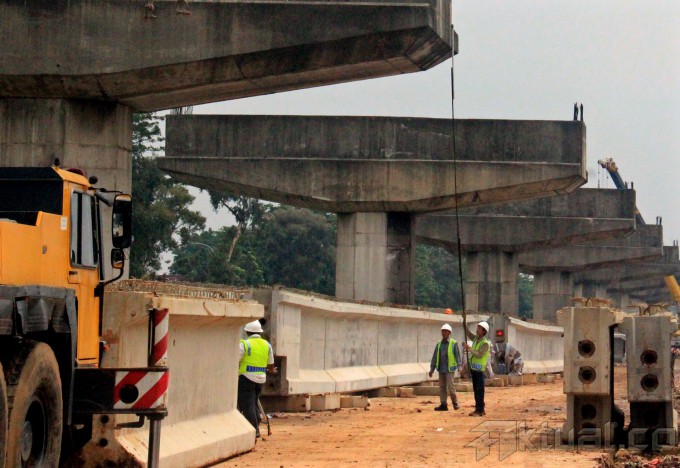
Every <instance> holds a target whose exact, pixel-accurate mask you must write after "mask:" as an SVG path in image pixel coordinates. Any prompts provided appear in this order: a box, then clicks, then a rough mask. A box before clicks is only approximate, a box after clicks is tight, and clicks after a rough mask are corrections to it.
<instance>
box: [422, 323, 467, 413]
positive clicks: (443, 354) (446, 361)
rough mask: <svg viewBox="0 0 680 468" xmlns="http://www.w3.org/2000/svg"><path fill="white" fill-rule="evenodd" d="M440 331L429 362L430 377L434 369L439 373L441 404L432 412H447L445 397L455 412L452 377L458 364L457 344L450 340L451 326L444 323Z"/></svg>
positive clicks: (454, 391)
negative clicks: (439, 336)
mask: <svg viewBox="0 0 680 468" xmlns="http://www.w3.org/2000/svg"><path fill="white" fill-rule="evenodd" d="M441 331H442V339H441V340H440V341H438V342H437V344H436V345H435V347H434V353H433V354H432V362H430V374H429V375H430V377H432V374H434V371H435V369H436V370H437V372H438V373H439V401H440V402H441V404H440V405H439V406H437V407H436V408H435V409H434V410H435V411H448V410H449V408H448V406H447V404H446V397H447V395H449V396H450V397H451V403H453V409H454V410H457V409H458V408H460V406H458V395H456V386H455V384H454V376H455V374H456V369H457V368H458V366H459V363H460V353H459V352H458V343H456V340H454V339H453V338H451V331H452V330H451V325H449V324H448V323H445V324H444V325H442V328H441Z"/></svg>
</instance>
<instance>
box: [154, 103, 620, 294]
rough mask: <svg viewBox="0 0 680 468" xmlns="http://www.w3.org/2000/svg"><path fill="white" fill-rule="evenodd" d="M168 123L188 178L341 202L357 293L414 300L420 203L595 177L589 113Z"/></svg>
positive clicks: (525, 192)
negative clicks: (548, 117)
mask: <svg viewBox="0 0 680 468" xmlns="http://www.w3.org/2000/svg"><path fill="white" fill-rule="evenodd" d="M167 125H168V127H167V128H168V131H167V134H168V139H167V146H166V154H167V156H166V158H164V159H163V160H162V161H161V162H160V167H161V168H162V169H163V170H165V171H166V172H168V173H170V174H171V175H172V176H173V177H175V178H177V179H178V180H180V181H183V182H185V183H189V184H191V185H195V186H198V187H201V188H207V189H212V190H218V191H227V192H231V193H237V194H240V195H248V196H254V197H257V198H263V199H268V200H271V201H277V202H282V203H287V204H292V205H296V206H303V207H307V208H313V209H320V210H325V211H332V212H336V213H340V215H339V217H338V242H337V246H338V252H337V258H338V259H339V261H338V265H337V271H336V295H338V297H341V298H348V299H363V300H371V301H376V302H394V303H412V302H413V301H414V299H415V297H414V287H413V274H414V261H415V260H414V255H413V254H412V249H413V247H414V245H415V243H414V239H413V232H414V220H413V219H412V214H411V213H414V212H431V211H437V210H444V209H450V208H452V207H454V206H456V204H457V205H458V206H481V205H485V204H490V203H499V202H507V201H514V200H524V199H530V198H536V197H541V196H548V195H554V194H556V193H568V192H571V191H573V190H574V189H576V188H577V187H578V186H580V185H582V184H583V183H584V182H585V180H586V173H585V127H584V125H583V123H582V122H572V121H569V122H533V121H529V122H523V121H493V120H456V121H455V122H454V123H452V122H451V120H446V119H415V118H389V117H301V116H190V117H187V116H181V117H179V116H174V117H171V118H169V119H168V123H167ZM452 133H453V134H455V148H456V159H457V161H455V162H454V160H453V159H452V146H453V145H452V139H451V135H452ZM455 171H457V174H455ZM456 177H457V181H456ZM456 182H457V183H456ZM456 189H457V190H456ZM628 227H629V226H628ZM367 285H371V286H370V287H368V286H367Z"/></svg>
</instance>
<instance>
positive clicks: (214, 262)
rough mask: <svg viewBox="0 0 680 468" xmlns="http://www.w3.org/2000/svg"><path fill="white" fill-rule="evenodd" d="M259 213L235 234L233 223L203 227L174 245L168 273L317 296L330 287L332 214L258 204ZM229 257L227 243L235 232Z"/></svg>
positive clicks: (332, 274) (332, 283) (332, 286)
mask: <svg viewBox="0 0 680 468" xmlns="http://www.w3.org/2000/svg"><path fill="white" fill-rule="evenodd" d="M261 207H262V209H263V211H262V215H261V216H256V217H253V218H252V219H253V220H252V221H251V225H250V226H248V227H247V228H245V229H244V230H243V231H242V232H241V233H240V234H238V232H237V231H238V227H237V226H229V227H224V228H222V229H220V230H218V231H212V230H209V231H205V232H202V233H200V234H196V235H194V236H192V237H191V238H189V239H187V242H186V243H185V244H184V245H183V246H182V247H180V248H178V249H175V251H174V253H175V261H174V262H173V264H172V266H171V267H170V272H171V273H173V274H177V275H181V276H183V277H185V278H186V279H187V280H189V281H197V282H207V283H218V284H233V285H239V286H242V285H249V286H258V285H260V284H281V285H284V286H288V287H291V288H298V289H304V290H308V291H314V292H318V293H322V294H333V292H334V290H335V215H329V214H325V215H324V214H319V213H315V212H313V211H310V210H305V209H298V208H290V207H282V206H273V205H266V204H262V205H261ZM237 234H238V235H239V236H240V240H239V242H238V243H237V244H235V246H234V248H233V252H232V255H231V258H230V257H229V252H230V250H231V246H232V245H233V244H232V241H233V240H234V238H235V236H236V235H237Z"/></svg>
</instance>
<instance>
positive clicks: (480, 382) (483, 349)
mask: <svg viewBox="0 0 680 468" xmlns="http://www.w3.org/2000/svg"><path fill="white" fill-rule="evenodd" d="M465 331H466V332H467V335H468V338H470V339H472V340H473V341H472V345H469V344H467V343H464V344H463V346H464V347H465V349H466V350H467V351H468V352H469V353H470V376H471V377H472V390H473V392H474V394H475V410H474V411H473V412H472V413H470V416H485V415H486V412H485V411H484V370H485V369H486V363H487V362H488V361H489V351H490V350H491V344H490V343H489V339H488V338H487V334H488V333H489V324H488V323H486V322H480V323H479V325H477V330H476V332H475V333H472V332H471V331H470V330H465Z"/></svg>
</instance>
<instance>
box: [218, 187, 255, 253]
mask: <svg viewBox="0 0 680 468" xmlns="http://www.w3.org/2000/svg"><path fill="white" fill-rule="evenodd" d="M209 194H210V204H211V205H212V207H213V210H215V211H218V210H219V209H220V208H226V209H227V210H229V212H230V213H231V214H232V216H233V217H234V219H235V220H236V230H235V232H234V235H233V236H231V241H230V242H229V244H228V245H229V249H228V250H227V257H226V259H225V261H226V263H230V262H231V257H232V255H233V254H234V249H235V248H236V243H237V242H238V240H239V238H240V237H241V234H242V233H243V231H244V230H245V229H247V228H248V227H249V226H251V225H252V224H253V223H258V222H260V221H261V220H262V215H263V214H264V211H265V206H266V205H265V204H264V203H262V202H260V201H259V200H257V199H255V198H248V197H241V196H235V195H230V194H227V193H220V192H209Z"/></svg>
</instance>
